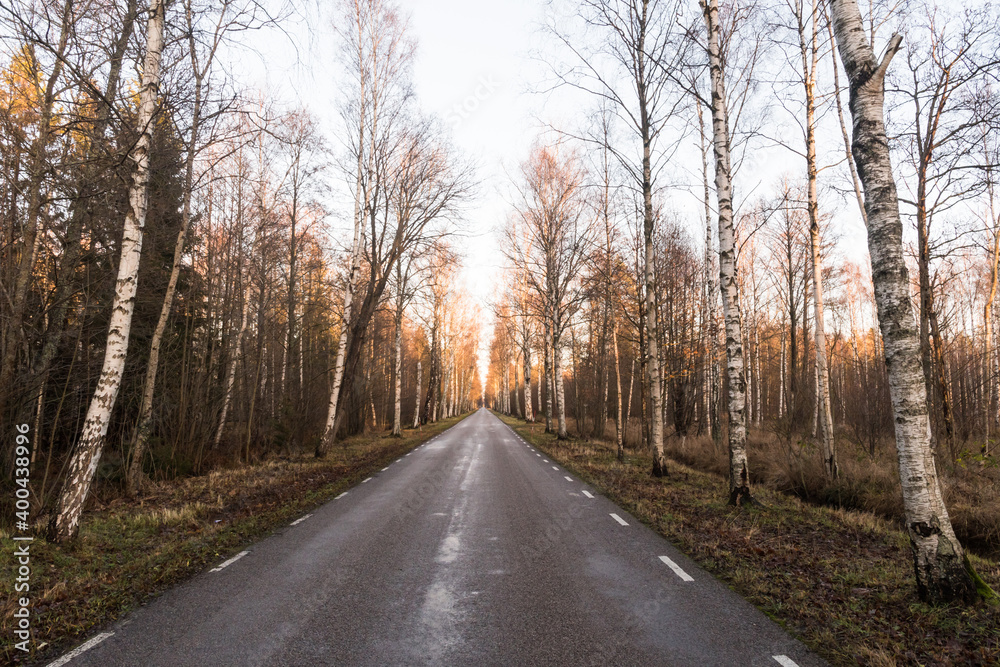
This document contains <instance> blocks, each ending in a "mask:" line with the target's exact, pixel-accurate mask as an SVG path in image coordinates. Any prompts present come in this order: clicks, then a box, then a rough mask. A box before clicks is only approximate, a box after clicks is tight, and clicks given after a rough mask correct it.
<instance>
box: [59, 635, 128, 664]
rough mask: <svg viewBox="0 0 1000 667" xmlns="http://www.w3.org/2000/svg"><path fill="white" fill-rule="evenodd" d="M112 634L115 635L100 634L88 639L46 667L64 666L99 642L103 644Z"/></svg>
mask: <svg viewBox="0 0 1000 667" xmlns="http://www.w3.org/2000/svg"><path fill="white" fill-rule="evenodd" d="M113 634H115V633H113V632H102V633H101V634H99V635H97V636H96V637H92V638H91V639H88V640H87V641H85V642H83V643H82V644H80V645H79V646H77V647H76V648H75V649H73V650H72V651H70V652H69V653H67V654H66V655H64V656H63V657H61V658H59V659H57V660H53V661H52V662H50V663H49V664H48V667H62V666H63V665H65V664H66V663H67V662H69V661H70V660H72V659H73V658H75V657H76V656H78V655H80V654H81V653H83V652H84V651H89V650H90V649H92V648H94V647H95V646H97V645H98V644H100V643H101V642H103V641H104V640H105V639H107V638H108V637H110V636H111V635H113Z"/></svg>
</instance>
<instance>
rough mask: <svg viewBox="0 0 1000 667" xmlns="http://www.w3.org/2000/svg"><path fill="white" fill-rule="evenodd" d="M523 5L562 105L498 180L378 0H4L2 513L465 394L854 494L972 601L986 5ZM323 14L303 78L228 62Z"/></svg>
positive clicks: (997, 509)
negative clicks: (320, 55) (434, 106)
mask: <svg viewBox="0 0 1000 667" xmlns="http://www.w3.org/2000/svg"><path fill="white" fill-rule="evenodd" d="M404 4H405V3H404ZM542 4H544V15H545V19H544V20H543V21H542V22H541V23H540V24H539V25H536V26H531V27H530V28H529V27H525V29H526V30H528V29H530V30H533V31H534V34H535V35H536V37H537V41H538V42H539V43H541V44H543V45H544V48H542V49H541V50H540V53H539V54H538V57H537V59H538V60H539V61H540V62H541V63H542V69H543V70H544V77H543V80H541V81H538V82H535V84H536V85H535V87H534V89H533V90H531V91H528V92H525V93H523V94H525V95H533V96H536V97H544V98H546V99H559V100H565V102H563V103H562V104H563V106H562V107H560V113H557V114H553V115H552V116H551V117H547V118H541V119H536V121H537V122H536V123H535V124H534V126H532V127H531V128H526V130H525V131H526V132H528V133H529V134H530V136H529V138H528V140H529V141H530V144H531V147H530V149H529V150H527V151H526V152H524V153H523V154H521V155H520V157H519V161H518V164H513V165H506V169H505V179H503V182H492V181H491V180H490V179H486V178H484V176H483V174H484V173H485V172H484V170H483V169H482V164H480V163H479V162H478V161H477V158H476V156H474V155H472V154H471V152H470V151H468V150H465V149H464V148H463V147H462V146H461V145H459V144H458V143H457V142H456V141H455V140H454V136H453V132H452V129H453V128H449V127H448V123H447V122H446V120H445V119H443V118H441V116H440V114H437V113H433V112H431V111H428V110H427V108H426V107H427V105H426V104H425V100H422V99H421V96H420V95H418V92H417V88H418V85H417V83H416V81H417V79H416V77H415V73H414V72H415V67H416V63H418V62H419V58H420V53H421V51H420V47H421V45H420V44H418V42H417V39H416V37H415V32H416V31H415V30H414V29H413V28H412V26H411V25H410V20H409V15H408V13H407V11H404V9H403V8H401V7H399V6H397V4H396V3H394V2H392V1H391V0H341V1H339V2H337V3H336V7H332V8H331V7H325V6H324V7H319V6H317V7H313V6H312V5H309V6H305V5H303V6H301V7H300V6H297V3H282V2H279V1H275V2H268V1H266V0H150V1H149V2H148V6H147V4H146V3H145V2H143V3H140V2H139V0H13V1H12V2H3V3H0V44H2V51H0V125H2V132H0V158H2V168H0V220H2V237H0V291H2V295H0V416H2V422H3V423H4V424H5V425H6V426H5V428H6V431H7V432H6V433H5V434H4V438H5V442H10V443H12V444H5V446H4V447H3V449H2V451H3V455H2V459H3V464H4V471H5V473H4V475H3V477H2V482H0V487H2V488H0V490H2V492H3V493H2V497H0V509H2V513H0V514H2V518H0V528H2V530H3V534H4V537H8V536H10V535H11V534H13V530H14V526H15V521H18V522H20V521H21V520H22V519H24V518H26V517H27V516H28V515H29V512H28V510H27V508H29V507H30V516H31V522H32V528H31V530H32V531H33V532H34V534H36V536H37V537H38V538H39V539H45V540H47V541H48V542H49V543H51V544H55V545H59V544H67V545H69V544H72V543H73V541H74V540H76V539H77V538H78V535H79V533H80V526H81V521H82V520H83V517H84V516H85V514H86V512H87V511H89V510H90V509H93V508H96V507H101V508H103V507H107V506H109V503H111V504H113V503H115V502H118V501H119V500H120V499H125V500H126V501H141V500H142V499H143V498H149V497H151V495H150V494H152V493H154V492H155V491H156V490H157V489H160V488H161V487H160V486H158V485H160V484H164V483H167V484H172V483H181V482H183V480H192V479H199V478H202V477H204V476H207V475H209V474H214V473H217V472H219V471H225V470H238V469H243V468H244V467H251V466H254V465H259V464H262V463H266V462H268V461H274V460H279V459H280V460H284V459H289V458H296V459H304V458H315V459H320V460H321V459H324V458H329V457H331V456H333V455H334V453H335V452H336V451H337V448H338V447H340V446H341V444H342V443H344V442H346V441H348V440H350V439H351V438H353V437H355V436H359V435H365V436H367V435H371V436H373V437H385V436H388V437H403V436H404V432H406V433H409V432H410V431H412V430H414V429H422V428H423V427H425V426H427V425H430V424H435V423H438V422H440V421H442V420H445V419H450V418H452V417H458V416H461V415H464V414H466V413H468V412H470V411H472V410H474V409H476V408H478V407H480V406H486V407H488V408H490V409H491V410H494V411H495V412H497V413H500V414H503V415H506V416H511V417H516V418H517V419H516V421H518V422H522V423H528V424H531V423H543V424H544V431H545V432H546V433H550V434H552V435H553V436H554V438H555V439H556V440H557V441H566V442H597V443H605V444H608V445H609V446H611V447H612V448H613V449H614V452H615V457H616V459H617V461H618V462H619V464H620V465H622V466H628V465H634V464H635V462H636V461H640V460H641V462H642V465H647V464H648V469H646V470H645V473H646V474H648V475H649V476H651V477H652V478H653V479H654V480H662V483H664V484H671V483H672V480H674V479H676V477H677V475H676V472H675V470H674V469H675V467H676V466H678V465H684V466H689V467H692V468H695V469H698V470H702V471H708V472H711V473H714V474H717V475H721V476H723V477H724V478H725V479H726V480H727V482H728V487H727V488H728V492H727V494H726V496H725V498H722V501H724V502H725V503H726V504H727V505H728V506H731V507H734V508H737V510H740V511H744V510H745V511H760V512H767V511H768V508H767V507H766V504H765V503H763V502H761V501H760V500H759V499H758V496H757V492H756V490H757V488H759V487H767V488H770V489H773V490H777V491H779V492H782V493H786V494H791V495H793V496H795V497H798V498H800V499H802V500H803V501H806V502H808V503H811V504H814V505H820V506H828V507H835V508H842V509H848V510H860V511H864V512H871V513H873V514H874V515H875V516H877V517H880V518H884V519H887V520H889V521H891V522H894V523H895V524H896V525H898V526H901V527H903V528H904V529H905V531H906V535H907V538H908V541H909V548H910V553H911V556H912V562H913V570H912V576H913V580H914V582H915V591H916V597H917V598H918V599H919V600H920V601H922V602H925V603H929V604H952V603H956V604H959V605H974V604H976V603H978V602H980V601H982V600H996V593H994V592H993V590H992V589H991V588H990V586H989V585H988V584H987V582H986V581H985V580H984V579H983V578H982V577H981V576H980V573H978V572H977V571H976V568H975V567H974V566H973V564H972V562H971V561H970V559H969V556H968V553H972V554H976V555H977V556H982V557H986V558H993V559H995V558H996V557H997V555H998V554H1000V490H998V489H1000V460H998V455H1000V451H998V442H1000V331H998V330H997V329H998V327H997V318H998V316H1000V299H998V298H997V292H998V286H1000V202H998V201H996V199H997V197H1000V193H996V192H995V187H996V186H995V178H994V173H995V171H997V170H1000V134H998V132H1000V97H998V95H1000V82H998V77H1000V32H997V30H996V22H997V20H998V19H1000V7H998V6H995V5H994V4H993V3H992V2H944V1H939V0H861V1H860V2H859V1H858V0H829V1H824V0H752V1H750V2H735V1H732V0H698V2H694V1H693V0H552V2H548V3H542ZM317 15H318V16H322V19H320V20H322V21H324V22H326V24H327V27H326V28H324V30H326V31H327V33H329V32H330V31H332V35H330V34H326V33H324V35H323V36H322V37H320V39H327V38H328V37H329V38H331V39H333V40H334V41H335V43H336V58H335V62H327V63H314V64H311V65H310V66H311V67H315V68H318V69H326V70H330V73H329V74H328V75H327V76H329V78H330V79H331V80H333V81H335V82H336V85H335V90H336V99H335V100H334V102H333V104H332V106H330V107H328V108H324V109H316V108H312V107H311V106H308V105H305V104H303V103H301V100H295V99H287V98H285V97H282V96H281V94H279V93H277V92H275V91H272V90H268V89H267V88H266V87H261V86H258V85H257V84H256V83H254V79H253V77H252V76H250V75H248V74H247V70H246V68H241V67H240V66H238V63H239V62H240V60H241V59H243V58H251V57H253V56H254V54H256V56H261V54H260V53H258V52H257V51H256V48H255V40H258V39H260V36H261V35H265V34H266V35H271V36H274V35H277V36H278V37H277V39H278V40H282V39H287V40H288V42H287V45H288V48H295V49H297V48H298V46H299V45H298V44H296V43H295V39H296V35H297V34H300V33H299V32H296V31H300V30H302V25H307V24H308V23H309V22H310V21H311V20H314V16H317ZM293 26H297V27H296V28H295V30H292V29H291V28H292V27H293ZM305 30H306V32H308V31H309V28H305ZM307 52H308V49H304V50H303V53H307ZM262 57H263V59H264V60H265V61H266V54H265V55H264V56H262ZM264 67H265V68H266V64H265V65H264ZM566 109H570V110H571V113H567V112H565V110H566ZM331 128H333V129H332V130H331ZM484 191H491V192H495V191H501V192H503V193H504V195H503V199H504V201H505V207H504V211H503V214H502V215H500V216H497V217H496V219H492V220H490V221H489V222H488V223H487V224H486V226H487V227H489V228H488V229H487V228H484V225H483V224H481V221H482V219H483V218H482V215H478V214H477V208H478V207H480V206H481V204H482V201H483V193H484ZM479 236H487V237H489V239H490V240H489V241H487V243H490V244H492V246H493V248H495V253H496V255H497V256H498V257H499V258H500V259H499V262H500V264H501V268H500V270H499V271H497V272H496V274H495V275H489V276H488V280H489V282H490V284H491V285H492V287H491V289H490V294H489V295H488V297H486V298H483V297H482V296H481V295H478V294H476V293H474V292H473V291H472V290H470V288H469V287H468V285H467V284H466V283H467V280H466V279H467V276H468V275H469V274H470V273H476V272H477V271H478V272H480V273H487V272H488V270H489V269H488V268H486V267H476V266H470V262H469V259H468V256H467V253H468V248H469V246H470V244H472V243H474V242H476V241H472V240H470V239H474V238H477V237H479ZM13 425H23V429H24V430H20V429H21V428H22V427H19V428H18V430H17V433H27V432H30V438H29V437H27V436H26V437H24V438H21V436H18V438H17V439H16V446H15V444H13V443H14V441H15V435H17V433H15V431H14V426H13ZM29 441H30V446H28V444H27V443H28V442H29ZM248 469H249V468H248ZM567 479H568V478H567ZM366 481H367V480H366ZM19 488H21V489H27V490H26V491H24V493H23V494H22V495H23V496H24V497H23V498H22V495H18V493H19V492H18V489H19ZM23 500H26V501H27V502H21V501H23ZM22 513H23V516H22ZM18 525H20V524H18ZM67 548H69V547H67Z"/></svg>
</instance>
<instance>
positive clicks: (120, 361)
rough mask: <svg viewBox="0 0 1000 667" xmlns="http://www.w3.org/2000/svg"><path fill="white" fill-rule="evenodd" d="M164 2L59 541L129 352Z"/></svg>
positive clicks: (78, 507)
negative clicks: (106, 319) (96, 369)
mask: <svg viewBox="0 0 1000 667" xmlns="http://www.w3.org/2000/svg"><path fill="white" fill-rule="evenodd" d="M164 11H165V7H164V0H152V2H151V3H150V7H149V19H148V23H147V28H146V54H145V60H144V63H143V69H142V72H143V74H142V88H141V89H140V93H139V111H138V114H137V117H136V127H137V128H138V130H139V137H138V139H137V140H136V143H135V146H134V147H133V148H132V151H131V155H130V157H131V159H132V161H133V162H134V163H135V171H134V173H133V175H132V185H131V187H130V188H129V210H128V214H127V215H126V216H125V229H124V233H123V235H122V253H121V261H120V263H119V265H118V279H117V281H116V284H115V297H114V303H113V305H112V309H111V321H110V324H109V326H108V340H107V345H106V347H105V353H104V364H103V368H102V369H101V377H100V379H99V381H98V383H97V390H96V391H95V392H94V397H93V399H92V400H91V403H90V407H89V408H88V409H87V416H86V418H85V420H84V423H83V431H82V433H81V434H80V440H79V441H78V442H77V444H76V447H75V448H74V451H73V457H72V459H71V461H70V464H69V472H68V476H67V478H66V483H65V485H64V487H63V490H62V492H61V494H60V497H59V507H58V510H57V513H56V516H55V519H54V520H53V523H52V526H51V533H52V537H53V539H54V540H56V541H59V542H62V541H65V540H69V539H71V538H73V537H75V536H76V534H77V532H78V530H79V523H80V515H81V514H82V513H83V506H84V503H85V502H86V500H87V495H88V493H89V491H90V484H91V482H92V481H93V479H94V474H95V473H96V472H97V466H98V464H99V463H100V460H101V454H102V452H103V449H104V437H105V435H106V434H107V431H108V423H109V422H110V421H111V411H112V410H113V409H114V406H115V401H116V400H117V398H118V390H119V389H120V388H121V379H122V370H123V369H124V367H125V356H126V354H127V352H128V341H129V333H130V330H131V326H132V313H133V311H134V309H135V294H136V287H137V278H138V274H139V257H140V255H141V252H142V231H143V227H144V225H145V224H146V206H147V204H148V199H149V189H148V185H149V147H150V143H151V141H152V135H153V116H154V114H155V112H156V103H157V97H158V94H159V89H160V54H161V53H162V51H163V25H164Z"/></svg>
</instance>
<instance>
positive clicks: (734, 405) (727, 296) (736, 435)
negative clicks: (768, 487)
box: [699, 0, 754, 505]
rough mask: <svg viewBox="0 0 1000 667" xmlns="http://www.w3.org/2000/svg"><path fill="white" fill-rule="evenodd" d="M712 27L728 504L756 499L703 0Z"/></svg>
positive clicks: (717, 83) (725, 117)
mask: <svg viewBox="0 0 1000 667" xmlns="http://www.w3.org/2000/svg"><path fill="white" fill-rule="evenodd" d="M699 4H701V8H702V13H703V14H704V17H705V26H706V28H707V31H708V62H709V69H710V72H711V77H712V135H713V145H714V149H715V195H716V198H717V200H718V211H719V282H720V284H721V287H722V306H723V310H724V315H725V320H726V361H727V363H726V370H727V374H728V376H729V504H730V505H743V504H747V503H753V502H754V499H753V496H752V495H751V494H750V472H749V468H748V463H747V447H746V446H747V428H746V391H747V383H746V371H745V369H744V364H743V335H742V333H741V330H742V323H741V322H740V303H739V282H738V279H737V275H736V268H737V267H736V237H735V232H734V229H733V195H732V183H731V181H730V174H731V169H730V162H729V112H728V108H727V104H726V85H725V72H724V71H723V59H722V52H721V50H720V45H719V32H720V28H719V2H718V0H707V1H706V0H701V2H700V3H699Z"/></svg>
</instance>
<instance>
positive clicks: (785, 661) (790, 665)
mask: <svg viewBox="0 0 1000 667" xmlns="http://www.w3.org/2000/svg"><path fill="white" fill-rule="evenodd" d="M771 657H772V658H774V659H775V660H776V661H777V662H778V664H779V665H781V666H782V667H799V665H798V663H796V662H795V661H794V660H792V659H791V658H789V657H788V656H787V655H772V656H771ZM49 667H52V666H51V665H50V666H49Z"/></svg>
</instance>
